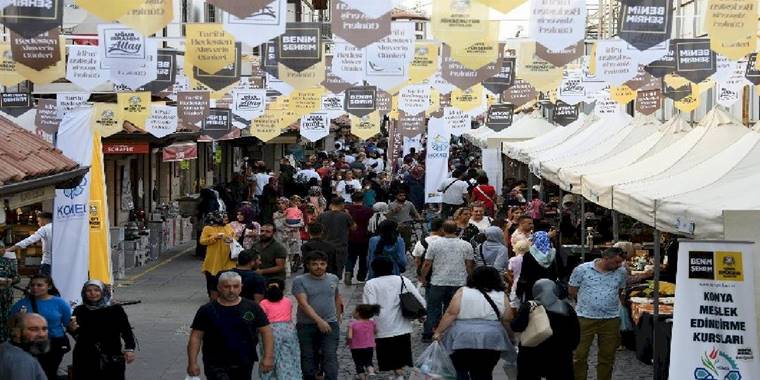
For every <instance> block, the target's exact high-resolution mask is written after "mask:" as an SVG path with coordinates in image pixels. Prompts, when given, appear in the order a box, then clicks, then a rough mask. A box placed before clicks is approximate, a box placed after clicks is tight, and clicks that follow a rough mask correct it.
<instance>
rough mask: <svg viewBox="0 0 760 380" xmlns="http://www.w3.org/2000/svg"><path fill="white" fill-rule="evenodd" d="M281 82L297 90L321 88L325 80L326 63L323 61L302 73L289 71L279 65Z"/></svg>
mask: <svg viewBox="0 0 760 380" xmlns="http://www.w3.org/2000/svg"><path fill="white" fill-rule="evenodd" d="M277 70H278V71H279V74H280V75H279V77H278V78H280V80H281V81H283V82H285V83H287V84H289V85H291V86H293V88H295V89H296V90H300V89H305V88H312V87H319V86H320V84H321V83H322V81H324V80H325V61H324V60H323V61H321V62H319V63H317V64H315V65H312V66H311V67H309V68H307V69H306V70H304V71H301V72H300V73H299V72H298V71H295V70H291V69H289V68H288V67H287V66H285V65H283V64H282V63H279V64H277Z"/></svg>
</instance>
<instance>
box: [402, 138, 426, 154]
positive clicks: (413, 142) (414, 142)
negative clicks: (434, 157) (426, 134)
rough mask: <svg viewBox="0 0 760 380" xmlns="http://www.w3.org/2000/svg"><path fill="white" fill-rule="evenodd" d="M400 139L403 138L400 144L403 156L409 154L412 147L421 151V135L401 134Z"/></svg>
mask: <svg viewBox="0 0 760 380" xmlns="http://www.w3.org/2000/svg"><path fill="white" fill-rule="evenodd" d="M402 139H403V140H404V142H403V144H402V145H403V147H402V150H403V154H404V156H406V155H407V154H409V153H410V152H411V151H412V149H414V150H415V151H417V152H420V151H422V135H417V136H412V137H406V136H403V137H402Z"/></svg>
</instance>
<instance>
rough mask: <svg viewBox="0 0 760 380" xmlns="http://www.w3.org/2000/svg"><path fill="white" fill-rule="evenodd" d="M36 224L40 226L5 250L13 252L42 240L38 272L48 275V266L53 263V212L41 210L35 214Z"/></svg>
mask: <svg viewBox="0 0 760 380" xmlns="http://www.w3.org/2000/svg"><path fill="white" fill-rule="evenodd" d="M37 225H38V226H39V227H40V228H39V229H38V230H37V231H35V232H34V233H33V234H31V235H30V236H29V237H28V238H26V239H24V240H21V241H20V242H18V243H16V244H15V245H14V246H12V247H8V248H6V249H5V252H13V251H15V250H16V249H19V248H21V249H24V248H26V247H28V246H30V245H32V244H34V243H36V242H38V241H41V242H42V264H40V274H45V275H48V276H49V275H50V273H51V271H50V269H51V268H50V266H51V264H52V263H53V214H51V213H49V212H41V213H40V214H39V215H37Z"/></svg>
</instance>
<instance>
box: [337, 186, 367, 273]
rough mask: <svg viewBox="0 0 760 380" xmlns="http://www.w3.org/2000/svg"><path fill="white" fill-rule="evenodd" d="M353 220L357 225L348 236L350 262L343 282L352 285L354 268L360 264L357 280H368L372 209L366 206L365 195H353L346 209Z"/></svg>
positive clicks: (358, 193)
mask: <svg viewBox="0 0 760 380" xmlns="http://www.w3.org/2000/svg"><path fill="white" fill-rule="evenodd" d="M346 209H347V210H348V214H349V215H351V219H353V220H354V223H356V228H355V229H353V230H352V231H351V233H350V234H349V235H348V261H346V273H345V274H344V275H345V277H344V278H343V281H344V282H345V284H346V285H351V283H352V279H353V277H354V267H355V266H356V263H357V262H358V263H359V271H358V272H357V273H356V279H357V280H359V281H364V280H365V279H366V278H367V264H368V263H367V249H368V242H369V235H368V232H367V226H368V225H369V219H370V218H372V213H373V212H372V209H371V208H369V207H367V206H365V205H364V193H363V192H360V191H359V192H356V193H353V194H351V204H350V205H348V206H347V207H346Z"/></svg>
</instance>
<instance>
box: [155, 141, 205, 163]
mask: <svg viewBox="0 0 760 380" xmlns="http://www.w3.org/2000/svg"><path fill="white" fill-rule="evenodd" d="M197 158H198V144H197V143H196V142H194V141H193V142H184V143H174V144H172V145H169V146H167V147H166V148H164V149H162V152H161V160H162V161H164V162H178V161H185V160H195V159H197Z"/></svg>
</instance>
